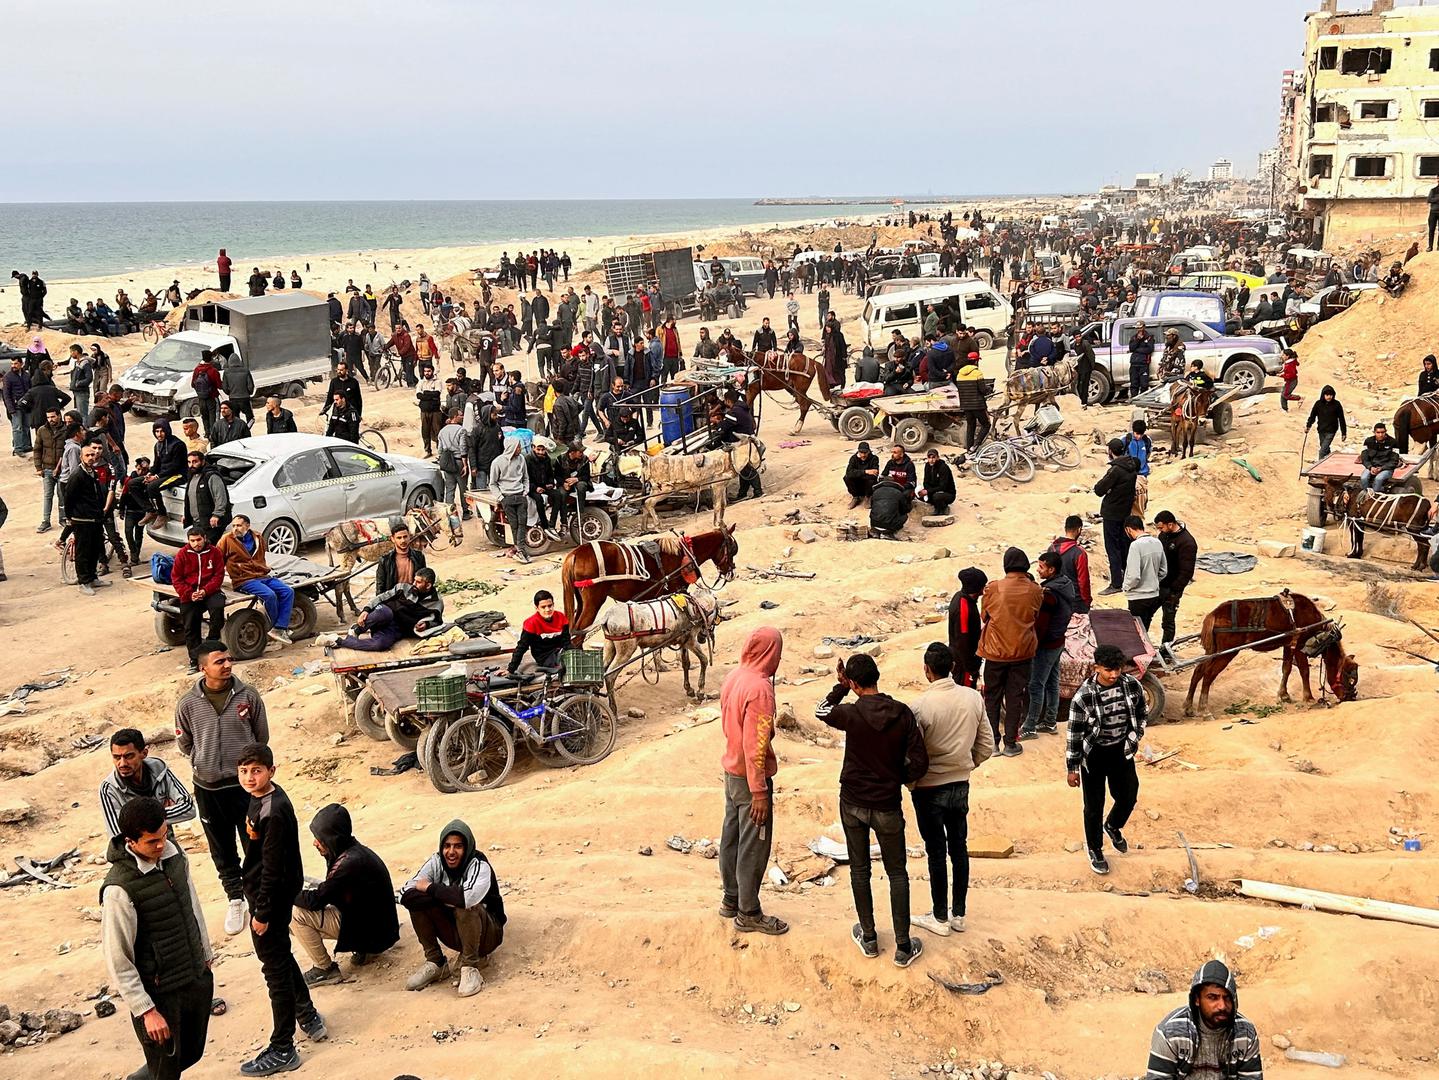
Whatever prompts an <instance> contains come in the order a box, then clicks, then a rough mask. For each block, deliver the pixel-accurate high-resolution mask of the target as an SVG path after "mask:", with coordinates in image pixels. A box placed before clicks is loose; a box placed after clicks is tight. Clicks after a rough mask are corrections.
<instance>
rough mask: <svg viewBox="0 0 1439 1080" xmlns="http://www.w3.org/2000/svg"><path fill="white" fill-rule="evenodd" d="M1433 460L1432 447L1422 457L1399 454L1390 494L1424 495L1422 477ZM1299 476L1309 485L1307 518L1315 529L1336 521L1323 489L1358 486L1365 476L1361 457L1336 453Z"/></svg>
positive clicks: (1306, 505)
mask: <svg viewBox="0 0 1439 1080" xmlns="http://www.w3.org/2000/svg"><path fill="white" fill-rule="evenodd" d="M1433 456H1434V448H1433V447H1430V448H1429V449H1427V450H1425V451H1424V453H1422V454H1400V455H1399V457H1400V460H1401V461H1402V462H1403V464H1402V465H1400V466H1399V468H1397V469H1395V470H1394V479H1392V480H1390V481H1389V489H1388V490H1389V491H1390V492H1391V493H1399V492H1413V493H1414V494H1415V495H1422V494H1424V488H1423V484H1422V482H1421V479H1420V475H1419V473H1420V470H1421V469H1422V468H1424V466H1425V465H1428V464H1429V463H1430V460H1431V459H1432V458H1433ZM1299 475H1300V476H1302V477H1304V479H1306V480H1308V481H1309V497H1308V499H1307V500H1306V504H1305V510H1304V518H1305V520H1306V521H1307V522H1308V523H1309V524H1310V525H1312V526H1314V528H1316V529H1322V528H1323V527H1324V526H1326V525H1328V524H1331V522H1332V521H1333V518H1332V517H1331V516H1330V514H1329V513H1328V511H1327V510H1326V509H1325V504H1324V489H1325V488H1326V487H1328V486H1330V485H1333V484H1341V485H1347V484H1357V483H1358V482H1359V478H1360V477H1361V476H1363V475H1364V466H1362V465H1360V464H1359V455H1358V454H1351V453H1349V452H1347V451H1343V450H1336V451H1334V452H1333V453H1331V454H1329V455H1328V456H1327V457H1324V458H1320V459H1319V460H1318V461H1316V462H1315V463H1314V464H1313V465H1310V466H1309V467H1308V468H1307V469H1301V470H1300V471H1299Z"/></svg>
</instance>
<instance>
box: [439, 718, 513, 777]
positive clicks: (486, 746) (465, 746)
mask: <svg viewBox="0 0 1439 1080" xmlns="http://www.w3.org/2000/svg"><path fill="white" fill-rule="evenodd" d="M438 758H439V760H438V765H439V767H440V768H441V769H443V770H444V773H445V779H446V780H448V781H449V782H450V783H451V784H453V785H454V786H455V790H457V791H488V790H489V789H491V788H497V787H499V786H500V785H501V784H503V783H504V782H505V779H506V777H508V776H509V775H510V770H511V769H512V768H514V765H515V738H514V736H513V735H511V734H510V730H509V728H507V727H505V725H504V724H502V723H500V721H498V720H496V719H495V718H494V717H493V716H487V717H485V718H484V720H483V721H481V719H480V717H479V716H478V715H477V714H475V713H466V714H462V715H461V716H460V717H459V718H458V719H456V720H455V721H453V722H452V723H450V724H449V725H447V726H446V727H445V730H444V733H443V734H442V735H441V736H440V747H439V753H438Z"/></svg>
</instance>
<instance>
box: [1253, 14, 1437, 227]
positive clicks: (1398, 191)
mask: <svg viewBox="0 0 1439 1080" xmlns="http://www.w3.org/2000/svg"><path fill="white" fill-rule="evenodd" d="M1301 80H1302V86H1303V96H1302V98H1301V99H1300V102H1299V109H1298V115H1297V116H1296V118H1295V123H1296V125H1297V126H1298V128H1299V143H1300V146H1301V152H1300V162H1299V166H1300V167H1299V185H1300V192H1301V194H1302V195H1303V198H1304V200H1305V203H1306V205H1307V207H1308V208H1309V209H1310V210H1311V211H1313V213H1314V215H1315V217H1316V219H1317V222H1318V223H1319V224H1320V225H1321V227H1322V228H1323V231H1324V236H1325V240H1326V242H1329V243H1343V242H1345V241H1352V240H1362V239H1366V238H1368V237H1372V236H1383V235H1386V234H1392V233H1394V232H1396V231H1400V230H1405V229H1412V228H1416V227H1422V225H1423V223H1424V219H1425V216H1426V213H1427V207H1426V202H1425V198H1426V196H1427V194H1428V192H1429V189H1430V188H1432V187H1433V186H1434V185H1435V184H1436V183H1439V7H1433V6H1428V7H1398V8H1396V7H1395V6H1394V0H1372V6H1371V8H1370V10H1368V11H1361V12H1348V11H1339V10H1338V0H1324V4H1323V6H1322V7H1321V9H1320V10H1319V11H1316V12H1312V13H1311V14H1309V15H1308V16H1306V17H1305V42H1304V71H1303V74H1302V76H1301ZM1296 81H1300V80H1296ZM1281 128H1282V122H1281Z"/></svg>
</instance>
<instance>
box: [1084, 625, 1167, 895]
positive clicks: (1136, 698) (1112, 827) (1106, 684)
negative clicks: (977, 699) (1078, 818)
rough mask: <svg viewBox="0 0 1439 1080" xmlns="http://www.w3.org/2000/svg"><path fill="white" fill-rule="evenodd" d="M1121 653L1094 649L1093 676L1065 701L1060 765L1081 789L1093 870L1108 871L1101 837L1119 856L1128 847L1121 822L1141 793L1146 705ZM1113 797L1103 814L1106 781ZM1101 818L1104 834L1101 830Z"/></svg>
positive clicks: (1109, 647)
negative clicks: (1139, 760)
mask: <svg viewBox="0 0 1439 1080" xmlns="http://www.w3.org/2000/svg"><path fill="white" fill-rule="evenodd" d="M1126 663H1127V661H1126V659H1125V656H1124V653H1123V652H1122V651H1120V650H1119V649H1118V648H1116V647H1115V646H1113V645H1100V646H1099V647H1098V648H1096V649H1095V650H1094V674H1093V675H1091V676H1090V677H1089V678H1087V679H1085V680H1084V682H1083V683H1082V684H1081V685H1080V687H1079V689H1078V690H1076V691H1075V693H1074V698H1073V700H1071V701H1070V703H1069V731H1068V738H1067V744H1066V746H1065V751H1064V765H1065V769H1066V770H1067V771H1068V773H1069V786H1070V787H1077V788H1081V789H1082V790H1083V792H1084V841H1085V846H1086V847H1087V848H1088V849H1089V866H1090V869H1092V870H1093V871H1094V872H1095V873H1096V874H1107V873H1109V863H1108V862H1107V861H1106V860H1105V858H1104V836H1105V835H1107V836H1108V837H1109V839H1110V841H1111V842H1112V843H1113V844H1114V850H1115V851H1117V852H1119V853H1120V854H1121V855H1122V854H1124V853H1125V852H1126V851H1128V850H1129V842H1128V841H1127V840H1125V839H1124V833H1122V832H1121V831H1120V830H1121V829H1123V828H1124V825H1125V822H1127V821H1128V820H1129V815H1130V814H1132V813H1133V812H1134V803H1135V800H1136V799H1138V797H1139V774H1138V773H1137V772H1136V771H1135V768H1134V754H1135V751H1137V750H1138V749H1139V740H1140V739H1142V738H1144V725H1145V721H1146V720H1147V719H1148V716H1149V706H1148V703H1147V702H1146V701H1145V700H1144V690H1143V688H1142V687H1141V686H1140V685H1139V680H1138V679H1136V678H1135V677H1134V676H1133V675H1126V674H1125V673H1124V667H1125V664H1126ZM1106 781H1108V783H1109V794H1110V796H1111V797H1112V798H1113V800H1114V805H1113V806H1112V807H1111V808H1110V811H1109V816H1108V817H1107V818H1106V817H1105V816H1104V785H1105V782H1106ZM1101 821H1102V822H1103V827H1104V832H1103V834H1101V832H1100V824H1101Z"/></svg>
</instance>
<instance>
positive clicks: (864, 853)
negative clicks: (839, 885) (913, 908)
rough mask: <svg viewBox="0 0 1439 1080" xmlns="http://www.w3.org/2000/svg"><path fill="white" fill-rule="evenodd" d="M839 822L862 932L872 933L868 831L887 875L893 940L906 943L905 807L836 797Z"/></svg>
mask: <svg viewBox="0 0 1439 1080" xmlns="http://www.w3.org/2000/svg"><path fill="white" fill-rule="evenodd" d="M839 823H840V825H841V826H843V827H844V842H845V846H846V847H847V848H848V849H849V887H850V890H851V891H852V892H853V893H854V913H855V917H856V918H858V919H859V925H860V929H861V930H863V931H864V936H865V937H867V938H872V937H874V936H875V928H874V894H873V893H872V891H871V890H870V875H871V867H870V856H869V834H870V833H871V832H873V833H874V838H875V841H876V842H877V843H878V844H879V857H880V861H881V862H883V863H884V872H885V876H886V877H888V878H889V914H890V918H891V919H893V920H894V943H895V945H896V946H897V947H900V948H907V947H908V946H909V868H908V866H907V865H906V863H905V851H904V811H903V810H871V809H869V808H868V807H865V806H856V805H854V804H853V803H848V802H845V801H844V800H843V799H841V800H840V801H839Z"/></svg>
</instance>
